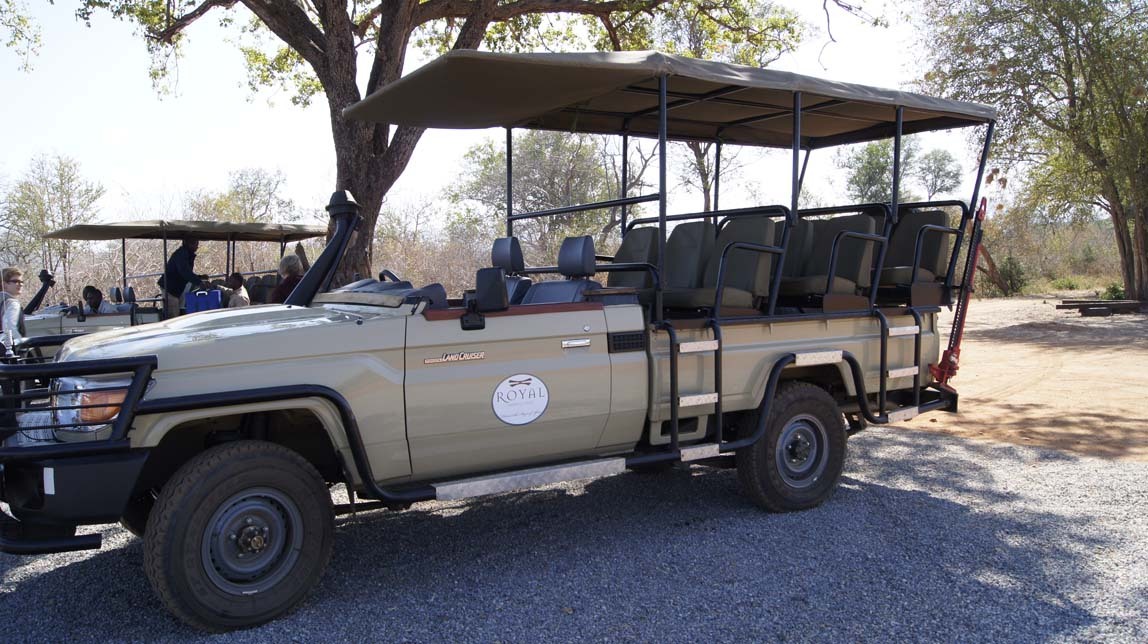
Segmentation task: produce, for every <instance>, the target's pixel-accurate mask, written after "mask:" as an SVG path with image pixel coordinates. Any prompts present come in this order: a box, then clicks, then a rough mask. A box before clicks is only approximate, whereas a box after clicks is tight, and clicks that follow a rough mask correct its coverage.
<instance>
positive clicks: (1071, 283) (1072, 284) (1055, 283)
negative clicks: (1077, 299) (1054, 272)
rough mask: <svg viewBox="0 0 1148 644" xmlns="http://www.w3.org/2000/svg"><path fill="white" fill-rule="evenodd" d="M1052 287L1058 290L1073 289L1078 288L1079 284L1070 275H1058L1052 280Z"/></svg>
mask: <svg viewBox="0 0 1148 644" xmlns="http://www.w3.org/2000/svg"><path fill="white" fill-rule="evenodd" d="M1052 288H1054V289H1056V290H1058V291H1075V290H1077V289H1079V288H1080V284H1079V283H1077V281H1076V280H1074V279H1073V278H1071V277H1058V278H1056V279H1054V280H1052Z"/></svg>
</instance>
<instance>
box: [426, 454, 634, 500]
mask: <svg viewBox="0 0 1148 644" xmlns="http://www.w3.org/2000/svg"><path fill="white" fill-rule="evenodd" d="M624 471H626V459H624V458H603V459H599V460H595V461H583V462H581V463H567V464H565V465H550V466H547V467H535V468H532V469H528V470H518V471H515V472H507V473H505V474H491V475H489V476H478V477H475V478H470V479H462V480H459V481H450V482H449V483H435V484H433V485H432V486H431V487H433V488H434V490H435V498H436V499H438V500H439V501H457V500H459V499H468V498H470V497H474V496H485V495H487V494H499V493H501V492H511V491H513V490H523V489H527V488H532V487H538V486H540V485H548V484H550V483H561V482H563V481H576V480H578V479H592V478H598V477H601V476H610V475H612V474H620V473H622V472H624Z"/></svg>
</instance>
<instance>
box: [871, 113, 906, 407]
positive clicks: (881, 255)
mask: <svg viewBox="0 0 1148 644" xmlns="http://www.w3.org/2000/svg"><path fill="white" fill-rule="evenodd" d="M904 124H905V108H904V107H902V106H900V105H898V106H897V121H896V125H895V126H894V130H893V192H892V194H891V195H889V218H888V219H886V220H885V229H884V230H883V231H882V232H881V234H882V236H883V237H884V238H885V243H884V244H877V257H876V258H875V260H874V263H873V265H872V266H871V267H870V269H869V275H870V284H869V308H873V307H875V306H877V289H878V287H879V286H881V267H882V266H884V265H885V255H886V254H887V253H888V252H889V240H890V239H891V238H892V237H893V227H894V226H896V225H897V221H898V220H899V219H900V218H901V217H900V214H899V213H898V212H897V210H898V208H899V207H900V199H901V139H902V136H901V128H902V126H903V125H904ZM881 384H882V387H883V386H884V384H885V377H884V375H882V377H881ZM884 403H885V400H884V397H883V396H882V400H881V404H884Z"/></svg>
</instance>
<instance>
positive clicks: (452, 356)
mask: <svg viewBox="0 0 1148 644" xmlns="http://www.w3.org/2000/svg"><path fill="white" fill-rule="evenodd" d="M485 359H486V352H485V351H459V352H457V353H444V354H442V357H439V358H427V359H426V360H423V364H442V363H444V362H466V361H467V360H485Z"/></svg>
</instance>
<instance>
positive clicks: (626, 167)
mask: <svg viewBox="0 0 1148 644" xmlns="http://www.w3.org/2000/svg"><path fill="white" fill-rule="evenodd" d="M629 182H630V135H629V134H623V135H622V181H621V184H622V185H621V186H620V190H619V192H620V193H621V194H620V195H619V198H621V199H625V198H626V192H627V190H626V188H627V186H628V185H629ZM507 189H508V190H509V188H507ZM628 206H629V204H625V203H624V204H622V205H621V209H622V217H621V220H622V234H621V237H622V239H625V238H626V231H627V230H628V229H627V228H626V217H627V215H628V214H629V208H628Z"/></svg>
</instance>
